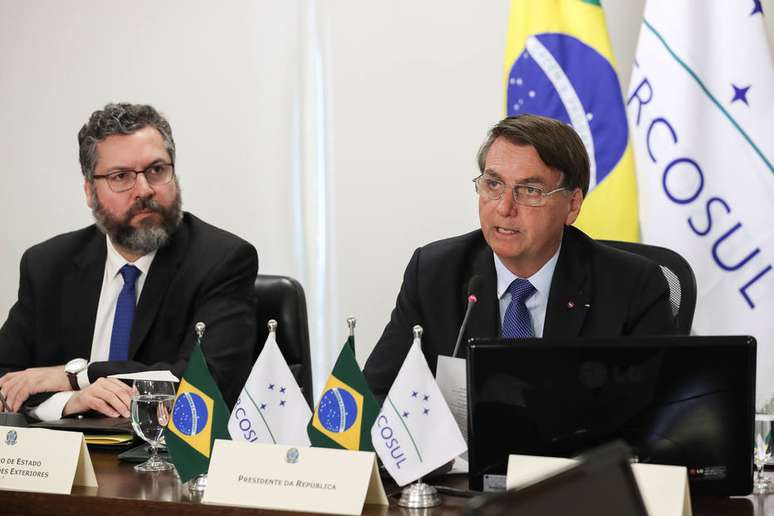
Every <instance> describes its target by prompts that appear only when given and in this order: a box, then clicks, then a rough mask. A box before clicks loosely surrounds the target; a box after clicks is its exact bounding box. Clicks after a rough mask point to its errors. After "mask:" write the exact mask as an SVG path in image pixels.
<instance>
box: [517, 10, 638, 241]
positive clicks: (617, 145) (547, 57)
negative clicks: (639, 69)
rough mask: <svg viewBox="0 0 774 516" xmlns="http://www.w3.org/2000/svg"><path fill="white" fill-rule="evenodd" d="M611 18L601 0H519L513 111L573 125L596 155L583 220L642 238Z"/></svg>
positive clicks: (608, 232) (594, 229)
mask: <svg viewBox="0 0 774 516" xmlns="http://www.w3.org/2000/svg"><path fill="white" fill-rule="evenodd" d="M614 65H615V60H614V58H613V54H612V51H611V48H610V40H609V38H608V35H607V27H606V25H605V17H604V13H603V12H602V7H601V6H600V4H599V1H595V0H513V1H512V2H511V14H510V23H509V30H508V40H507V44H506V51H505V96H506V113H507V114H508V115H518V114H520V113H532V114H536V115H544V116H549V117H551V118H556V119H559V120H562V121H564V122H566V123H568V124H571V125H572V127H573V128H574V129H575V131H576V132H577V133H578V134H579V135H580V137H581V139H582V140H583V143H584V145H585V147H586V150H587V151H588V154H589V158H590V162H591V177H590V188H589V193H588V195H587V197H586V200H585V202H584V203H583V208H582V210H581V214H580V217H579V219H578V221H577V222H576V224H575V225H576V226H578V227H579V228H581V229H582V230H584V231H586V232H587V233H589V234H590V235H591V236H593V237H595V238H606V239H613V240H628V241H637V240H638V239H639V233H638V226H637V191H636V180H635V177H634V158H633V156H632V148H631V145H630V143H629V131H628V127H627V124H626V111H625V110H624V105H623V96H622V94H621V87H620V84H619V82H618V76H617V74H616V71H615V66H614Z"/></svg>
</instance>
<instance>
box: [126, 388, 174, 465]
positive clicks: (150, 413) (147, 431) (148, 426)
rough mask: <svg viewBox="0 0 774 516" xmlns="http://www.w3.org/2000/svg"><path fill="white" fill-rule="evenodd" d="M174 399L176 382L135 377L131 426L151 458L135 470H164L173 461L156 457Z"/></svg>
mask: <svg viewBox="0 0 774 516" xmlns="http://www.w3.org/2000/svg"><path fill="white" fill-rule="evenodd" d="M174 401H175V384H174V383H172V382H161V381H156V380H135V381H134V392H133V394H132V428H134V432H135V433H136V434H137V435H138V436H140V438H141V439H143V440H144V441H146V442H147V443H148V445H149V446H150V457H149V458H148V460H147V461H145V462H143V463H142V464H138V465H136V466H135V467H134V469H135V470H137V471H166V470H169V469H172V468H174V466H173V465H172V464H170V463H169V462H167V461H165V460H164V459H162V458H161V457H159V451H158V448H159V445H160V444H161V440H162V432H163V431H164V427H165V426H167V423H169V418H170V414H171V413H172V404H173V403H174Z"/></svg>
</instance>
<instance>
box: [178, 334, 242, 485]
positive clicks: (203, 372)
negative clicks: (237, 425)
mask: <svg viewBox="0 0 774 516" xmlns="http://www.w3.org/2000/svg"><path fill="white" fill-rule="evenodd" d="M228 417H229V412H228V407H227V406H226V402H225V401H223V396H222V395H221V394H220V390H219V389H218V386H217V384H216V383H215V380H214V379H213V378H212V375H211V374H210V371H209V369H207V362H206V361H205V360H204V354H202V349H201V346H200V345H199V344H196V345H195V346H194V348H193V351H192V352H191V358H190V359H189V361H188V367H187V368H186V370H185V373H183V379H182V380H181V381H180V386H179V387H178V389H177V395H176V396H175V404H174V407H173V408H172V418H171V419H170V421H169V425H168V426H167V428H165V429H164V439H165V440H166V443H167V450H168V451H169V455H170V458H171V459H172V462H173V463H174V464H175V468H177V472H178V474H179V475H180V481H181V482H187V481H188V480H190V479H192V478H193V477H195V476H196V475H200V474H204V473H207V470H208V469H209V467H210V454H211V452H212V443H213V442H214V441H215V439H230V437H229V434H228Z"/></svg>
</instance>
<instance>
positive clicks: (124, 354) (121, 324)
mask: <svg viewBox="0 0 774 516" xmlns="http://www.w3.org/2000/svg"><path fill="white" fill-rule="evenodd" d="M119 272H120V273H121V276H122V277H123V278H124V286H123V288H122V289H121V293H120V294H118V302H117V303H116V315H115V317H114V318H113V333H112V335H111V336H110V355H109V358H108V360H126V359H127V358H128V357H129V336H130V335H131V334H132V321H133V320H134V308H135V306H136V304H137V291H136V290H135V288H134V284H135V282H137V277H138V276H139V275H140V269H138V268H137V267H135V266H134V265H129V264H128V263H127V264H126V265H124V266H123V267H121V270H120V271H119Z"/></svg>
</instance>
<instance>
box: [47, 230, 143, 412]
mask: <svg viewBox="0 0 774 516" xmlns="http://www.w3.org/2000/svg"><path fill="white" fill-rule="evenodd" d="M105 241H106V245H107V257H106V259H105V274H104V275H103V276H102V290H101V291H100V294H99V304H98V305H97V318H96V319H95V322H94V338H93V339H92V341H91V355H90V357H89V364H91V363H92V362H103V361H106V360H107V359H108V357H109V355H110V339H111V337H112V335H113V319H114V318H115V313H116V304H117V303H118V295H119V294H120V293H121V289H122V288H123V287H124V279H123V277H122V276H121V272H120V271H121V267H123V266H124V265H126V264H127V263H131V264H132V265H134V266H135V267H137V268H138V269H140V275H139V276H138V277H137V282H136V283H135V291H136V293H137V299H135V303H137V300H138V299H140V293H141V292H142V287H143V286H144V285H145V280H146V279H147V278H148V271H149V270H150V266H151V264H152V263H153V259H154V258H155V257H156V251H153V252H151V253H148V254H146V255H145V256H142V257H141V258H138V259H137V261H135V262H133V263H132V262H128V261H127V260H126V258H124V257H123V256H121V255H120V254H119V253H118V251H116V249H115V248H114V247H113V243H112V242H111V241H110V239H109V238H108V237H107V236H106V237H105ZM72 358H86V357H72ZM88 371H89V369H88V367H87V368H86V369H84V370H83V371H81V372H80V373H78V386H79V387H80V388H81V389H85V388H86V387H88V386H89V384H90V382H89V373H88ZM73 394H74V391H62V392H57V393H56V394H54V395H53V396H51V397H50V398H49V399H47V400H46V401H44V402H43V403H41V404H40V405H38V406H37V407H36V408H35V409H34V410H32V415H34V416H35V417H37V418H38V419H40V420H41V421H53V420H56V419H59V418H61V417H62V411H63V410H64V407H65V405H67V402H68V401H69V400H70V397H71V396H72V395H73Z"/></svg>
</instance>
